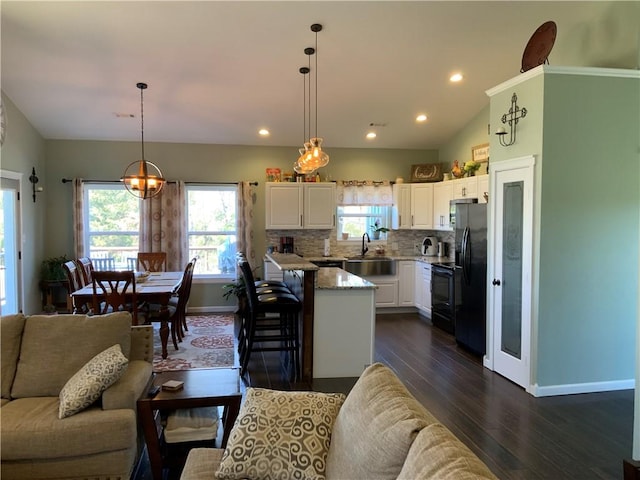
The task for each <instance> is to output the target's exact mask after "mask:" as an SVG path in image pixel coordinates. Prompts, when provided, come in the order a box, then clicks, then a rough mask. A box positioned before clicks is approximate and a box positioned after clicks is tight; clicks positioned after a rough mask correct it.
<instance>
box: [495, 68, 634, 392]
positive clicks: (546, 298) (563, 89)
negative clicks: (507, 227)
mask: <svg viewBox="0 0 640 480" xmlns="http://www.w3.org/2000/svg"><path fill="white" fill-rule="evenodd" d="M543 71H544V74H540V73H536V72H533V71H531V72H530V73H529V72H528V73H527V74H523V75H522V77H520V78H521V80H520V81H518V79H516V81H514V82H513V85H511V86H507V87H506V88H503V89H502V88H501V89H499V90H500V91H499V92H498V93H494V94H493V95H492V97H491V106H490V121H491V125H492V128H491V129H492V131H495V129H496V128H497V126H499V125H500V117H501V116H502V114H504V113H506V112H507V111H508V110H509V107H510V103H511V96H512V95H513V93H514V92H515V93H516V94H517V96H518V106H519V107H521V108H522V107H525V108H526V109H527V116H526V118H524V119H523V120H521V121H520V122H519V124H518V134H517V142H516V143H515V144H514V145H512V146H510V147H502V146H500V145H499V143H498V141H497V138H495V136H493V137H494V138H492V139H491V162H492V164H495V163H496V162H501V161H505V160H509V159H512V158H518V157H523V156H526V155H534V156H535V158H536V165H535V169H534V176H535V180H534V240H533V271H532V276H533V291H532V296H533V299H532V349H531V351H532V355H531V356H532V358H531V362H532V378H531V381H532V384H535V385H537V387H539V388H540V389H542V390H541V391H542V392H544V391H545V388H546V389H547V390H546V391H547V392H548V391H552V390H553V388H554V387H560V388H568V387H570V386H572V385H580V384H590V383H592V384H594V385H599V387H597V388H603V387H604V386H605V385H606V384H607V382H613V384H616V385H618V388H619V385H621V384H620V382H627V381H629V380H631V379H633V378H634V360H635V348H636V346H635V339H636V321H637V315H638V306H637V301H636V298H637V292H638V243H639V231H640V221H639V218H640V196H639V191H640V184H639V178H640V162H639V159H638V151H639V150H638V149H639V146H640V139H639V136H640V134H639V132H640V118H639V116H638V106H639V105H640V80H639V79H638V78H637V77H636V78H630V76H627V77H626V78H619V77H615V76H611V75H612V72H608V73H607V71H604V70H599V71H597V70H591V72H596V71H597V72H599V73H598V75H594V74H586V73H588V72H585V70H584V69H582V70H579V69H563V68H562V67H559V68H556V69H554V68H553V67H546V66H545V67H544V68H543ZM569 72H570V73H569ZM618 73H620V72H619V71H618ZM491 221H492V219H490V224H489V232H491V229H492V227H493V225H492V223H491ZM490 234H491V233H490ZM490 261H491V259H490ZM544 394H546V393H544Z"/></svg>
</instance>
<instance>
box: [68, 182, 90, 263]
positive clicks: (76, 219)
mask: <svg viewBox="0 0 640 480" xmlns="http://www.w3.org/2000/svg"><path fill="white" fill-rule="evenodd" d="M72 196H73V200H72V201H73V251H74V255H75V258H81V257H86V256H87V255H86V254H85V251H84V182H83V181H82V179H81V178H74V179H73V193H72Z"/></svg>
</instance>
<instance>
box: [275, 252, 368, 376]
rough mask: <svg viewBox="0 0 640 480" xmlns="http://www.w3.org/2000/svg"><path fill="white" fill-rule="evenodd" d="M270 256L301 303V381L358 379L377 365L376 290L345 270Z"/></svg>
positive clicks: (300, 258)
mask: <svg viewBox="0 0 640 480" xmlns="http://www.w3.org/2000/svg"><path fill="white" fill-rule="evenodd" d="M266 257H267V258H268V259H269V260H271V262H273V264H274V265H276V266H277V267H278V268H279V269H280V270H282V272H283V273H284V279H285V282H286V283H287V285H288V286H289V288H291V290H292V291H293V292H294V294H295V295H296V296H297V297H298V298H299V299H300V300H301V301H302V313H301V318H300V335H301V352H300V353H301V355H300V356H301V372H302V378H301V380H302V381H303V382H307V383H311V381H312V379H313V378H341V377H358V376H359V375H360V374H361V373H362V371H363V370H364V368H365V366H366V365H368V364H370V363H372V362H373V347H374V345H373V342H374V336H375V289H376V286H375V285H374V284H373V283H371V282H368V281H367V280H365V279H363V278H360V277H358V276H356V275H353V274H351V273H349V272H347V271H345V270H342V269H341V268H318V267H317V266H316V265H314V264H312V263H310V262H307V261H305V260H304V258H302V257H299V256H298V255H294V254H281V253H271V254H267V255H266Z"/></svg>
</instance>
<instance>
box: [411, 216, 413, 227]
mask: <svg viewBox="0 0 640 480" xmlns="http://www.w3.org/2000/svg"><path fill="white" fill-rule="evenodd" d="M411 226H412V227H413V215H411Z"/></svg>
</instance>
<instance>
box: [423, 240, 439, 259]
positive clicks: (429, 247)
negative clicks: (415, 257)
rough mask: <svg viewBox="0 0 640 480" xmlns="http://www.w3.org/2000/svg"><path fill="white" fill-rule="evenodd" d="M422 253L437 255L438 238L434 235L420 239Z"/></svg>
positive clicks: (430, 255)
mask: <svg viewBox="0 0 640 480" xmlns="http://www.w3.org/2000/svg"><path fill="white" fill-rule="evenodd" d="M422 255H425V256H427V257H435V256H436V255H438V239H437V238H436V237H424V240H422Z"/></svg>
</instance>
